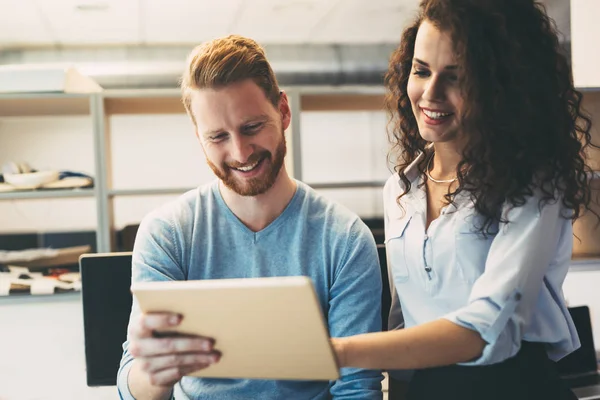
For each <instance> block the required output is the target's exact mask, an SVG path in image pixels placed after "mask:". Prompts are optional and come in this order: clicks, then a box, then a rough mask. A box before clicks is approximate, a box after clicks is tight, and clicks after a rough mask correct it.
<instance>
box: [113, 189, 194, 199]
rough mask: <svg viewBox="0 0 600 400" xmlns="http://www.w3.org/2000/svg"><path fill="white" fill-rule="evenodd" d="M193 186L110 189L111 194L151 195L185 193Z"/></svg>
mask: <svg viewBox="0 0 600 400" xmlns="http://www.w3.org/2000/svg"><path fill="white" fill-rule="evenodd" d="M193 189H195V188H193V187H187V188H143V189H112V190H109V191H108V195H109V196H113V197H114V196H151V195H161V194H183V193H185V192H188V191H190V190H193Z"/></svg>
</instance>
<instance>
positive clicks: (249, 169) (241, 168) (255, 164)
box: [236, 161, 260, 172]
mask: <svg viewBox="0 0 600 400" xmlns="http://www.w3.org/2000/svg"><path fill="white" fill-rule="evenodd" d="M259 162H260V161H257V162H255V163H254V164H252V165H247V166H245V167H238V168H236V169H237V170H239V171H242V172H248V171H252V170H253V169H254V168H256V166H257V165H258V163H259Z"/></svg>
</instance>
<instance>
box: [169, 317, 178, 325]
mask: <svg viewBox="0 0 600 400" xmlns="http://www.w3.org/2000/svg"><path fill="white" fill-rule="evenodd" d="M169 324H170V325H177V324H179V316H178V315H173V316H172V317H171V318H169Z"/></svg>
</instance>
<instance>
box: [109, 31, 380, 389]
mask: <svg viewBox="0 0 600 400" xmlns="http://www.w3.org/2000/svg"><path fill="white" fill-rule="evenodd" d="M181 88H182V96H183V102H184V105H185V107H186V109H187V112H188V114H189V116H190V117H191V119H192V121H193V123H194V126H195V129H196V135H197V137H198V139H199V140H200V143H201V145H202V149H203V150H204V153H205V155H206V160H207V162H208V165H209V166H210V167H211V169H212V170H213V171H214V173H215V174H216V175H217V177H218V178H219V179H218V180H216V181H215V182H214V183H212V184H209V185H206V186H203V187H200V188H198V189H197V190H193V191H191V192H188V193H186V194H184V195H183V196H182V197H180V198H179V199H177V200H176V201H174V202H172V203H170V204H167V205H165V206H163V207H162V208H160V209H159V210H156V211H155V212H153V213H151V214H149V215H148V216H147V217H146V218H144V220H143V221H142V223H141V225H140V228H139V231H138V233H137V238H136V242H135V246H134V250H133V281H150V280H152V281H158V280H192V279H220V278H249V277H263V276H288V275H306V276H309V277H311V279H312V281H313V283H314V285H315V289H316V292H317V295H318V298H319V301H320V305H321V307H322V310H323V314H324V315H325V316H326V318H327V322H328V326H329V331H330V334H331V335H332V336H336V337H341V336H349V335H354V334H358V333H363V332H370V331H378V330H380V328H381V319H380V318H381V317H380V299H381V277H380V269H379V265H378V257H377V251H376V247H375V241H374V239H373V236H372V235H371V233H370V231H369V230H368V228H367V227H366V225H364V223H363V222H362V221H361V220H360V219H359V218H358V217H357V216H356V215H354V214H352V213H350V212H349V211H347V210H346V209H344V208H342V207H341V206H339V205H336V204H334V203H333V202H331V201H329V200H327V199H325V198H324V197H322V196H320V195H319V194H317V193H316V192H315V191H313V190H312V189H310V188H309V187H308V186H307V185H305V184H304V183H302V182H299V181H296V180H294V179H292V178H290V176H289V175H288V173H287V171H286V168H285V165H284V157H285V154H286V142H285V137H284V130H285V129H286V128H287V127H288V126H289V124H290V119H291V115H290V108H289V104H288V99H287V96H286V94H285V93H284V92H282V91H280V90H279V87H278V84H277V81H276V79H275V76H274V73H273V71H272V69H271V67H270V65H269V63H268V61H267V60H266V57H265V54H264V51H263V49H262V48H261V47H260V46H259V45H258V44H257V43H256V42H254V41H252V40H250V39H246V38H243V37H240V36H229V37H226V38H222V39H216V40H213V41H211V42H208V43H205V44H203V45H201V46H199V47H197V48H196V49H194V50H193V52H192V53H191V55H190V58H189V60H188V66H187V68H186V71H185V73H184V76H183V78H182V83H181ZM296 117H298V116H296ZM179 321H180V319H179V318H178V317H177V316H176V315H169V314H147V315H144V314H141V313H140V310H139V308H138V305H137V304H136V303H135V302H134V305H133V309H132V313H131V319H130V324H129V335H128V341H127V342H125V344H124V345H123V348H124V354H123V359H122V361H121V366H120V369H119V375H118V388H119V393H120V395H121V398H124V399H132V398H135V399H168V398H171V396H173V395H174V397H175V398H176V399H188V398H189V399H231V400H234V399H255V398H265V399H266V398H269V399H326V398H332V397H333V398H344V399H381V397H382V394H381V379H382V375H381V373H380V372H379V371H368V370H360V369H343V370H342V371H341V374H342V377H341V378H340V379H339V380H338V381H335V382H317V381H314V382H300V381H270V380H244V379H207V378H196V377H186V376H185V375H186V374H189V373H191V372H193V371H195V370H198V369H201V368H206V367H207V366H210V365H211V364H213V363H215V362H218V360H219V355H220V354H219V352H218V343H216V348H213V342H212V341H211V340H210V339H209V338H201V337H169V338H165V337H161V338H159V337H155V336H154V335H153V334H152V332H153V330H161V329H162V330H164V329H168V328H169V327H172V326H174V325H177V324H178V323H179ZM239 334H240V335H243V334H244V332H240V333H239ZM301 334H302V332H298V335H301ZM256 362H257V363H260V360H257V361H256Z"/></svg>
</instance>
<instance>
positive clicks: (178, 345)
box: [129, 337, 213, 357]
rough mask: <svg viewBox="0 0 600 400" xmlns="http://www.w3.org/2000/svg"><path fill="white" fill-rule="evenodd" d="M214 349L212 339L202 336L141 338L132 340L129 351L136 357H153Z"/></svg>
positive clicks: (204, 351)
mask: <svg viewBox="0 0 600 400" xmlns="http://www.w3.org/2000/svg"><path fill="white" fill-rule="evenodd" d="M212 350H213V342H212V340H210V339H205V338H200V337H168V338H153V337H152V338H141V339H139V340H136V341H132V342H131V345H130V347H129V352H130V353H131V355H132V356H134V357H153V356H162V355H169V354H173V353H206V352H210V351H212Z"/></svg>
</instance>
